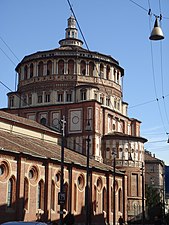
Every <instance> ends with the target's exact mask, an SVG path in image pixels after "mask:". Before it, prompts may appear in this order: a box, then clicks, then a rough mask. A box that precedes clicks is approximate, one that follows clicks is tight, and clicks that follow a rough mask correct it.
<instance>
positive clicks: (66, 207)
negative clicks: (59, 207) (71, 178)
mask: <svg viewBox="0 0 169 225" xmlns="http://www.w3.org/2000/svg"><path fill="white" fill-rule="evenodd" d="M64 190H65V194H66V199H65V209H66V211H68V204H69V197H68V184H67V183H65V184H64Z"/></svg>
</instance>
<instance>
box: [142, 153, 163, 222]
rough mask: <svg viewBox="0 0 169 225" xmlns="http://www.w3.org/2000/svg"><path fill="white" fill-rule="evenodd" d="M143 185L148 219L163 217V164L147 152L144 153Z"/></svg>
mask: <svg viewBox="0 0 169 225" xmlns="http://www.w3.org/2000/svg"><path fill="white" fill-rule="evenodd" d="M145 185H146V197H147V198H146V201H147V204H146V205H147V212H148V216H149V217H150V219H154V217H159V218H160V219H163V218H164V215H165V164H164V162H163V161H162V160H160V159H158V158H156V157H155V154H152V153H151V152H149V151H145Z"/></svg>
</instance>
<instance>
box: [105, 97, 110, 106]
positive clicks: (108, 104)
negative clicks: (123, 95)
mask: <svg viewBox="0 0 169 225" xmlns="http://www.w3.org/2000/svg"><path fill="white" fill-rule="evenodd" d="M106 105H107V106H110V98H106Z"/></svg>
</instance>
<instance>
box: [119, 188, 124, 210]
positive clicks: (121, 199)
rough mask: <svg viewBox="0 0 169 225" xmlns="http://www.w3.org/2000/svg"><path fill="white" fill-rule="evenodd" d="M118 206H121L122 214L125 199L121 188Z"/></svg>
mask: <svg viewBox="0 0 169 225" xmlns="http://www.w3.org/2000/svg"><path fill="white" fill-rule="evenodd" d="M118 205H119V207H118V208H119V211H120V212H122V211H123V198H122V190H121V188H120V189H119V193H118Z"/></svg>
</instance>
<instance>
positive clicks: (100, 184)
mask: <svg viewBox="0 0 169 225" xmlns="http://www.w3.org/2000/svg"><path fill="white" fill-rule="evenodd" d="M102 186H103V182H102V179H101V178H100V177H99V178H98V179H97V189H98V191H101V189H102Z"/></svg>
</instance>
